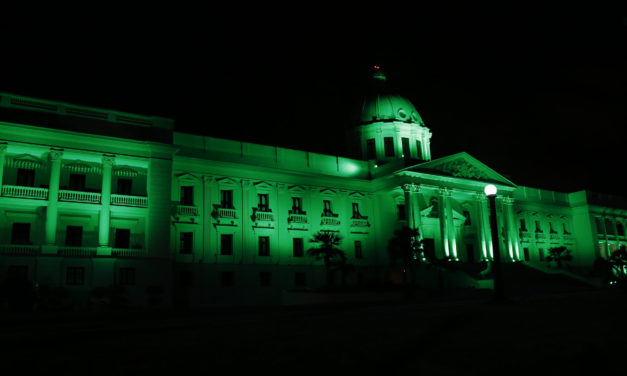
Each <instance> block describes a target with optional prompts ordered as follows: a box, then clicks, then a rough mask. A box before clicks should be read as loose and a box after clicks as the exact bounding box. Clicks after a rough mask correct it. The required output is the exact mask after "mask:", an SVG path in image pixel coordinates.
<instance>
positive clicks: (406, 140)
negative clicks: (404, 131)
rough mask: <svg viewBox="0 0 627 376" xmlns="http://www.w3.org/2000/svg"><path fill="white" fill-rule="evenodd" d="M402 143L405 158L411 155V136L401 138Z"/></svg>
mask: <svg viewBox="0 0 627 376" xmlns="http://www.w3.org/2000/svg"><path fill="white" fill-rule="evenodd" d="M401 145H402V146H403V157H405V158H409V157H411V152H410V151H409V138H407V137H403V138H401Z"/></svg>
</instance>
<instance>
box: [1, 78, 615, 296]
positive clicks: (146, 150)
mask: <svg viewBox="0 0 627 376" xmlns="http://www.w3.org/2000/svg"><path fill="white" fill-rule="evenodd" d="M374 80H375V83H376V85H377V86H380V87H383V86H384V81H385V76H383V74H382V73H380V72H377V73H375V77H374ZM0 110H1V111H0V130H1V131H0V142H1V143H0V177H1V184H2V186H1V193H2V195H1V197H0V202H1V205H0V218H1V219H0V228H1V229H2V232H1V236H0V252H1V254H2V258H1V260H2V261H1V262H0V267H1V269H0V273H2V276H4V277H6V276H9V275H13V276H14V275H22V276H24V277H26V278H28V279H30V280H33V281H36V282H37V284H38V285H39V286H43V285H47V286H64V287H65V288H67V289H68V290H71V292H72V293H73V296H79V297H80V296H82V297H83V298H86V297H87V296H88V295H89V294H90V292H91V291H92V290H93V289H94V288H96V287H99V286H109V285H124V286H126V288H127V291H128V295H129V299H131V300H132V301H133V302H138V303H140V304H141V303H143V302H145V299H146V293H145V291H146V288H147V287H149V286H158V287H161V288H163V289H164V290H165V292H166V295H167V296H168V297H170V296H174V299H175V300H176V299H179V300H182V301H185V302H189V303H191V304H223V303H225V304H226V303H229V302H234V301H235V302H243V301H246V302H248V303H272V302H278V301H280V300H281V294H282V293H283V292H284V291H286V290H298V289H307V288H312V287H317V286H321V285H323V284H324V282H325V273H324V266H323V264H322V262H321V261H320V260H316V259H315V258H313V257H309V256H307V254H306V251H307V249H308V248H310V247H311V246H312V244H310V243H309V239H310V238H311V237H312V235H313V234H314V233H316V232H319V231H332V232H336V233H338V234H340V235H341V236H342V237H343V241H342V243H341V245H340V248H341V249H342V250H343V251H344V252H345V254H346V256H347V257H348V259H349V263H350V264H352V265H354V267H355V270H354V272H353V273H351V274H349V275H348V279H347V283H349V284H367V283H369V282H373V281H385V280H386V279H388V276H389V273H390V270H391V266H390V259H389V256H388V253H387V251H386V247H387V244H388V242H389V240H390V238H391V237H392V236H393V233H394V231H395V230H397V229H399V228H401V227H403V226H409V227H412V228H417V229H419V232H420V236H421V237H422V239H423V241H424V244H425V249H427V250H432V251H433V252H435V255H436V257H438V258H440V259H445V258H446V259H449V260H451V262H460V263H476V262H479V261H483V260H490V259H491V242H492V239H491V235H490V229H489V218H488V215H489V210H488V207H487V200H486V197H485V195H484V193H483V189H484V187H485V185H486V184H489V183H492V184H495V185H496V186H497V187H498V192H499V196H498V198H497V212H498V213H499V214H498V216H497V223H498V225H499V233H500V234H501V239H500V241H501V247H500V249H501V250H502V256H503V259H504V260H506V261H510V262H514V261H516V262H526V263H529V264H530V265H534V264H539V263H540V262H541V261H542V260H543V255H544V254H545V253H546V252H547V250H548V249H549V248H551V247H556V246H560V245H564V246H566V247H568V248H569V249H571V250H572V251H573V257H574V258H573V260H572V262H571V265H572V267H573V269H572V270H582V271H583V270H586V268H587V269H590V268H591V266H592V263H593V262H594V260H595V259H596V258H597V257H605V258H607V256H608V253H609V252H611V251H612V250H615V249H617V248H618V247H619V246H620V245H621V244H624V243H627V239H626V238H625V229H624V225H625V221H626V220H627V212H626V211H625V210H623V209H621V205H622V204H621V202H620V201H617V199H615V198H611V197H604V196H601V195H598V194H593V193H590V192H586V191H580V192H574V193H560V192H554V191H547V190H541V189H535V188H531V187H523V186H517V185H515V184H514V183H512V182H511V181H509V180H508V179H506V178H505V177H503V176H501V175H500V174H498V173H497V172H496V171H494V170H492V169H491V168H489V167H488V166H486V165H485V164H483V163H481V162H480V161H478V160H477V159H475V158H473V157H472V156H471V155H469V154H467V153H465V152H461V153H458V154H454V155H450V156H446V157H443V158H438V159H435V160H432V159H431V150H430V139H431V136H432V133H431V131H430V130H429V129H428V128H427V127H426V126H425V124H424V122H423V120H422V119H421V117H420V115H419V114H418V112H417V110H416V108H415V107H414V106H413V104H412V103H411V102H409V101H408V100H407V99H406V98H404V97H402V96H399V95H393V94H387V93H385V92H383V91H381V90H376V91H374V92H373V93H372V94H371V95H369V96H368V97H367V98H366V99H365V101H364V103H363V107H362V112H361V117H360V124H358V125H357V126H355V127H354V128H353V130H352V133H351V140H352V143H351V145H352V147H353V152H354V154H355V157H356V158H355V159H351V158H345V157H338V156H331V155H322V154H316V153H311V152H307V151H300V150H292V149H286V148H281V147H274V146H266V145H259V144H253V143H247V142H240V141H233V140H226V139H217V138H212V137H208V136H201V135H195V134H188V133H180V132H176V131H174V121H173V120H170V119H164V118H158V117H147V116H140V115H134V114H127V113H121V112H117V111H111V110H102V109H97V108H87V107H82V106H76V105H72V104H66V103H59V102H53V101H49V100H40V99H35V98H26V97H22V96H17V95H11V94H0ZM199 121H205V120H202V119H199ZM206 121H210V120H206ZM464 283H466V284H467V285H468V284H473V283H476V284H478V283H479V282H477V281H474V280H472V278H468V279H467V280H466V281H465V282H464Z"/></svg>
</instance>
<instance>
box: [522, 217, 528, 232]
mask: <svg viewBox="0 0 627 376" xmlns="http://www.w3.org/2000/svg"><path fill="white" fill-rule="evenodd" d="M520 231H527V223H526V222H525V220H524V219H521V220H520Z"/></svg>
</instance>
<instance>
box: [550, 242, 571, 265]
mask: <svg viewBox="0 0 627 376" xmlns="http://www.w3.org/2000/svg"><path fill="white" fill-rule="evenodd" d="M572 259H573V256H572V255H571V254H570V249H568V248H566V247H564V246H561V247H552V248H549V250H548V256H546V258H545V261H546V262H548V263H551V262H555V264H557V267H558V268H561V267H562V266H563V265H564V263H565V262H567V261H571V260H572Z"/></svg>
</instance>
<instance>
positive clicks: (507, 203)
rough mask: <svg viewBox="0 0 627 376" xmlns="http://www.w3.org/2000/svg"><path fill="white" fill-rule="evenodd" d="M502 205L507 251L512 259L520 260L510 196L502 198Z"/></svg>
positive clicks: (512, 203)
mask: <svg viewBox="0 0 627 376" xmlns="http://www.w3.org/2000/svg"><path fill="white" fill-rule="evenodd" d="M503 206H504V209H505V213H504V216H505V218H506V223H507V227H506V228H505V229H506V231H507V242H508V244H509V246H508V251H509V255H510V257H511V259H512V260H514V261H520V247H519V245H518V229H517V228H516V222H515V220H514V199H513V198H511V197H505V198H503Z"/></svg>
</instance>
